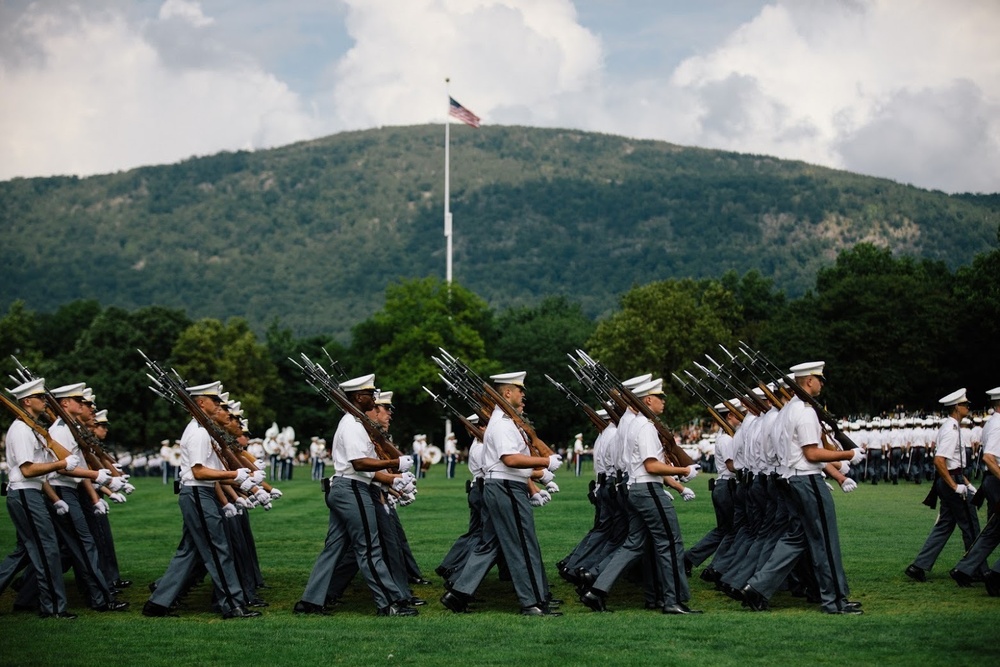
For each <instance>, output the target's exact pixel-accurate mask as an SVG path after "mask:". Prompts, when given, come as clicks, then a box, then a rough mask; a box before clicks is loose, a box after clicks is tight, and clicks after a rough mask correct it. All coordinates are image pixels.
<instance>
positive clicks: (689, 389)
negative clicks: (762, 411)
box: [670, 373, 743, 437]
mask: <svg viewBox="0 0 1000 667" xmlns="http://www.w3.org/2000/svg"><path fill="white" fill-rule="evenodd" d="M670 375H671V376H672V377H673V378H674V379H675V380H677V383H678V384H680V386H681V388H682V389H684V390H685V391H687V392H688V393H689V394H691V395H692V396H694V397H695V398H697V399H698V400H699V401H701V402H702V404H704V406H705V407H706V408H708V412H709V414H711V415H712V419H714V420H715V423H717V424H718V425H719V428H721V429H722V430H723V431H725V432H726V434H727V435H729V437H732V436H733V434H734V433H736V431H735V430H733V427H732V426H730V425H729V422H728V421H726V419H725V418H724V417H723V416H722V415H720V414H719V412H718V411H717V410H716V409H715V406H714V405H713V404H712V403H710V402H709V401H707V400H705V397H704V396H702V395H701V393H700V392H699V391H698V390H697V389H695V388H694V387H693V386H692V385H691V384H689V383H687V382H684V380H682V379H680V378H679V377H678V376H677V373H671V374H670ZM735 414H737V415H739V419H740V421H742V420H743V415H740V413H739V412H737V413H735Z"/></svg>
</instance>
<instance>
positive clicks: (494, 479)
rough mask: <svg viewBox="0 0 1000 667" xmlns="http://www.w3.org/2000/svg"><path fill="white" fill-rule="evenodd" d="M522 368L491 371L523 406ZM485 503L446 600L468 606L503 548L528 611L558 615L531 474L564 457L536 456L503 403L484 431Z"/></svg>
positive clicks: (454, 606)
mask: <svg viewBox="0 0 1000 667" xmlns="http://www.w3.org/2000/svg"><path fill="white" fill-rule="evenodd" d="M525 375H526V373H525V372H523V371H520V372H514V373H502V374H499V375H492V376H490V379H491V380H493V382H494V383H495V384H496V385H497V387H496V389H497V392H498V393H499V394H500V395H501V396H502V397H503V399H504V400H506V401H507V402H508V403H509V404H510V405H511V406H512V407H513V408H514V410H515V411H517V412H518V413H520V412H521V411H522V410H523V409H524V397H525V389H524V378H525ZM483 446H484V447H483V467H484V469H485V470H486V482H485V484H484V485H483V505H484V506H485V507H486V519H487V520H486V521H485V522H484V525H483V537H482V540H481V541H480V543H479V544H478V545H476V548H475V549H474V550H473V551H472V553H471V554H469V558H468V560H467V561H466V563H465V566H464V567H463V568H462V571H461V573H460V574H458V575H457V578H456V580H455V582H454V585H453V586H452V589H451V590H450V591H448V592H446V593H445V594H444V595H443V596H442V597H441V604H443V605H444V606H445V607H447V608H448V609H450V610H452V611H453V612H456V613H461V612H465V611H467V608H468V603H469V601H470V600H471V599H472V596H473V595H474V594H475V592H476V589H477V588H479V584H480V583H481V582H482V580H483V578H484V577H485V576H486V573H487V572H489V570H490V568H491V567H493V563H494V562H495V561H496V559H497V556H498V553H499V552H502V553H503V556H504V559H505V560H506V561H507V564H508V566H509V568H510V574H511V578H512V580H513V584H514V591H515V593H516V594H517V598H518V600H519V601H520V603H521V614H522V615H525V616H558V615H561V614H559V612H554V611H552V610H551V609H550V606H549V603H548V598H549V589H548V582H547V580H546V579H545V571H544V565H543V564H542V553H541V548H540V547H539V546H538V537H537V535H536V534H535V519H534V513H533V512H532V509H531V503H530V501H529V495H530V494H529V491H528V480H529V478H530V477H531V475H532V470H533V469H535V468H542V469H544V468H547V469H548V470H549V471H550V472H554V471H555V470H558V469H559V466H561V465H562V457H561V456H559V455H558V454H553V455H551V456H548V457H544V456H535V455H533V454H532V452H531V450H530V449H529V448H528V440H527V436H526V435H525V434H524V433H523V432H522V431H521V429H519V428H518V427H517V425H516V424H515V423H514V421H513V420H512V419H511V418H510V416H508V415H507V413H505V412H504V411H503V410H502V409H501V408H500V407H499V406H497V407H495V408H494V409H493V414H492V415H491V416H490V420H489V424H488V425H487V426H486V432H485V433H484V434H483Z"/></svg>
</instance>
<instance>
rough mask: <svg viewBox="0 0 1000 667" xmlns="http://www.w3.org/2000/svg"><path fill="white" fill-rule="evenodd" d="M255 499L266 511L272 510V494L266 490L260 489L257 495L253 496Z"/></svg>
mask: <svg viewBox="0 0 1000 667" xmlns="http://www.w3.org/2000/svg"><path fill="white" fill-rule="evenodd" d="M253 497H254V499H255V500H256V501H257V502H258V503H260V504H261V505H263V506H264V510H265V511H266V510H269V509H271V494H270V493H268V492H267V491H265V490H264V489H258V491H257V493H255V494H253Z"/></svg>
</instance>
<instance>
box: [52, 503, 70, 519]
mask: <svg viewBox="0 0 1000 667" xmlns="http://www.w3.org/2000/svg"><path fill="white" fill-rule="evenodd" d="M52 507H53V508H54V509H55V511H56V514H58V515H59V516H62V515H63V514H65V513H66V512H68V511H69V505H67V504H66V501H65V500H57V501H55V502H54V503H52Z"/></svg>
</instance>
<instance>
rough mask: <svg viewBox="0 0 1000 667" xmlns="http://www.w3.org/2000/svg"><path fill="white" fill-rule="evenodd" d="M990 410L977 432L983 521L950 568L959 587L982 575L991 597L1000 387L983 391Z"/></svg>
mask: <svg viewBox="0 0 1000 667" xmlns="http://www.w3.org/2000/svg"><path fill="white" fill-rule="evenodd" d="M986 395H987V397H989V401H990V404H991V407H992V408H993V414H992V415H991V416H990V418H989V419H988V420H987V421H986V424H985V425H984V426H983V430H982V433H981V434H980V439H981V440H980V441H981V446H982V461H983V465H984V466H985V467H986V472H985V473H984V477H983V488H982V489H981V490H980V492H979V493H980V494H981V496H982V498H981V500H983V501H985V502H986V514H987V521H986V526H985V527H984V528H983V531H982V532H981V533H980V534H979V537H978V538H977V539H976V541H975V543H974V544H973V545H972V548H970V549H969V550H968V551H967V552H966V554H965V556H963V557H962V560H960V561H958V564H957V565H956V566H955V568H954V569H953V570H952V571H951V578H952V579H954V580H955V582H956V583H957V584H958V585H959V586H962V587H967V586H971V585H972V582H973V581H975V580H976V578H977V577H978V576H983V579H984V581H985V582H986V592H987V593H989V594H990V595H991V596H993V597H997V596H1000V559H998V560H997V562H996V564H994V565H993V569H992V570H987V565H988V564H987V562H986V561H987V559H988V558H989V557H990V554H991V553H993V550H994V549H996V548H997V545H998V544H1000V521H998V520H997V512H998V511H1000V387H994V388H993V389H990V390H989V391H988V392H986Z"/></svg>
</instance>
